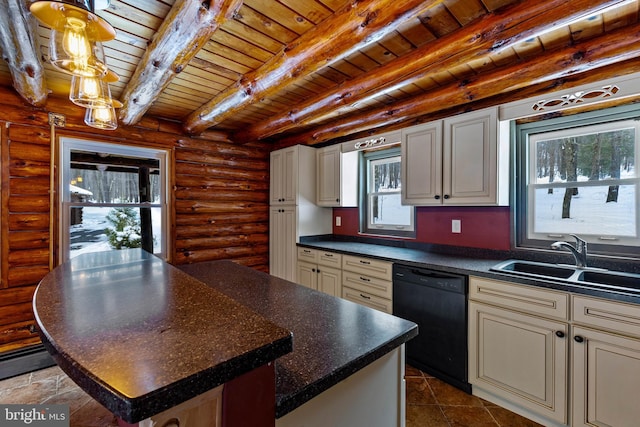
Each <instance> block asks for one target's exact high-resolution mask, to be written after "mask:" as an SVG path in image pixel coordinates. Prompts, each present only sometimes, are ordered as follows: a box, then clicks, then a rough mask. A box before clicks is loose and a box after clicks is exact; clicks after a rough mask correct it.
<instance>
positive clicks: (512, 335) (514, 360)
mask: <svg viewBox="0 0 640 427" xmlns="http://www.w3.org/2000/svg"><path fill="white" fill-rule="evenodd" d="M469 309H470V310H471V316H470V322H471V324H470V327H471V328H473V332H474V334H473V338H472V340H471V342H470V343H469V344H470V352H471V353H472V354H473V355H474V356H475V358H474V360H473V363H471V365H470V367H469V368H470V369H469V374H470V382H471V384H473V387H474V390H476V387H477V388H478V389H481V390H484V391H486V392H490V393H492V394H495V396H497V397H502V398H504V399H507V400H509V401H510V402H513V403H516V404H518V405H521V406H522V407H523V408H526V409H528V410H531V411H532V412H536V413H540V414H544V416H545V417H547V418H550V419H553V420H555V421H558V422H559V423H560V424H565V423H566V422H567V406H566V405H567V355H568V347H569V346H568V341H567V338H566V336H567V329H568V325H567V324H566V323H562V322H557V321H553V320H547V319H544V318H541V317H537V316H532V315H529V314H523V313H518V312H516V311H511V310H506V309H503V308H498V307H493V306H490V305H486V304H479V303H476V302H473V301H472V302H470V303H469ZM471 349H472V350H471ZM478 391H479V390H478Z"/></svg>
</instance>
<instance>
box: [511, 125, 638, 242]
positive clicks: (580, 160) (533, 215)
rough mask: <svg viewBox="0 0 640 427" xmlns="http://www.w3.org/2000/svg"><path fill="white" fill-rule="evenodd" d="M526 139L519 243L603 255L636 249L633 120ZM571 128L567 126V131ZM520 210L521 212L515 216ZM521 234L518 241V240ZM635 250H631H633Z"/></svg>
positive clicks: (531, 134) (548, 132)
mask: <svg viewBox="0 0 640 427" xmlns="http://www.w3.org/2000/svg"><path fill="white" fill-rule="evenodd" d="M593 123H597V121H596V120H593V119H592V120H588V121H586V122H584V125H581V126H577V127H571V128H569V129H553V130H549V129H547V130H545V131H544V132H540V131H536V130H535V129H530V130H529V132H527V138H526V150H522V151H521V153H522V156H523V158H526V159H527V161H525V162H524V163H525V168H526V171H522V175H523V177H526V183H524V185H521V186H520V187H519V189H521V191H523V192H524V193H525V194H526V200H525V203H524V205H525V206H526V216H524V217H523V216H521V218H523V221H522V222H521V223H520V224H519V225H520V227H522V228H526V238H525V239H523V241H524V243H525V244H526V242H535V241H538V242H542V245H541V246H543V247H544V246H546V247H548V244H549V243H550V242H553V241H556V240H569V241H572V238H571V237H570V236H569V235H570V234H576V235H578V236H580V237H581V238H583V239H585V240H587V241H588V242H589V243H590V244H594V245H596V246H590V249H592V248H594V249H599V251H600V252H603V253H609V252H612V253H619V252H629V251H630V250H631V251H633V247H634V246H635V247H636V248H637V246H638V244H640V237H639V235H640V219H639V218H640V212H639V203H640V185H639V184H640V177H639V176H638V173H637V164H638V155H639V152H640V150H639V149H638V147H639V145H640V144H639V141H640V127H639V124H638V121H636V120H633V119H627V120H618V121H607V122H603V123H599V124H593ZM573 126H575V125H573ZM523 209H524V208H523ZM522 234H524V233H522ZM636 250H637V249H636Z"/></svg>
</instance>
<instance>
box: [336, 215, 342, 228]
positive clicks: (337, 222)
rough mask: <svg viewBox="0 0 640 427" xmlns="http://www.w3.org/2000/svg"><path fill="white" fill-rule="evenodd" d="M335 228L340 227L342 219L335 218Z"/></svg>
mask: <svg viewBox="0 0 640 427" xmlns="http://www.w3.org/2000/svg"><path fill="white" fill-rule="evenodd" d="M336 227H342V217H339V216H337V217H336Z"/></svg>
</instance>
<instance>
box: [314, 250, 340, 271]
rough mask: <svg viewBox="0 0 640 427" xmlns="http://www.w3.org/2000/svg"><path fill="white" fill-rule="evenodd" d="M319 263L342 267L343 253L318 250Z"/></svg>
mask: <svg viewBox="0 0 640 427" xmlns="http://www.w3.org/2000/svg"><path fill="white" fill-rule="evenodd" d="M318 264H320V265H324V266H326V267H333V268H337V269H341V268H342V255H340V254H335V253H333V252H327V251H318Z"/></svg>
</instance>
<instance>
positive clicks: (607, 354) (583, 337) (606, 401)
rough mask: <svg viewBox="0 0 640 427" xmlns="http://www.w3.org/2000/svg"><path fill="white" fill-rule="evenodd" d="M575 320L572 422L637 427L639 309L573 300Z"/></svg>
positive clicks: (639, 408) (639, 407)
mask: <svg viewBox="0 0 640 427" xmlns="http://www.w3.org/2000/svg"><path fill="white" fill-rule="evenodd" d="M573 320H574V323H575V324H576V326H574V328H573V334H572V335H573V340H572V359H571V361H572V365H573V375H572V387H573V388H572V395H573V413H572V415H573V417H572V418H573V423H572V424H573V425H574V426H581V427H582V426H616V427H631V426H637V425H638V423H639V422H640V398H639V395H638V384H639V383H640V306H637V305H633V304H624V303H618V302H614V301H608V300H601V299H598V298H589V297H583V296H574V297H573ZM583 325H584V326H583Z"/></svg>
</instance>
